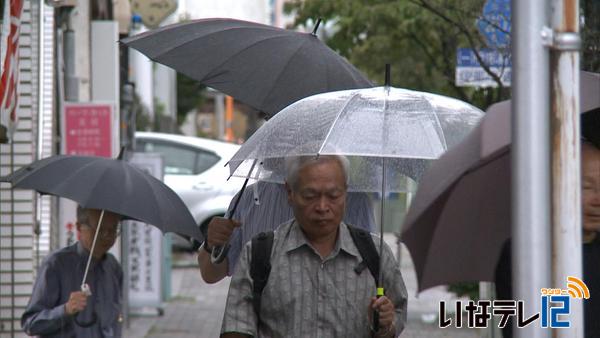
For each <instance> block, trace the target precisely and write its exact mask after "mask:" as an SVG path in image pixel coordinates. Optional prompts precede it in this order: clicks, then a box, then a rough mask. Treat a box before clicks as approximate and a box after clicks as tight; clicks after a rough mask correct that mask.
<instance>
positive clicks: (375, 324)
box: [373, 310, 379, 336]
mask: <svg viewBox="0 0 600 338" xmlns="http://www.w3.org/2000/svg"><path fill="white" fill-rule="evenodd" d="M378 331H379V311H377V310H373V336H375V335H376V334H377V332H378Z"/></svg>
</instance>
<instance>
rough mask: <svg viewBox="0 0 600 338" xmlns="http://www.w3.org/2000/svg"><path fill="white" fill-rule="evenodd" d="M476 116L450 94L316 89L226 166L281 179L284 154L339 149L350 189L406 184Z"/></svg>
mask: <svg viewBox="0 0 600 338" xmlns="http://www.w3.org/2000/svg"><path fill="white" fill-rule="evenodd" d="M388 74H389V72H388ZM386 77H387V78H389V76H387V74H386ZM386 83H389V81H386ZM482 116H483V112H482V111H481V110H479V109H477V108H475V107H473V106H471V105H469V104H467V103H465V102H462V101H459V100H456V99H452V98H448V97H444V96H440V95H435V94H430V93H424V92H417V91H412V90H407V89H399V88H393V87H390V86H384V87H377V88H369V89H358V90H345V91H338V92H330V93H324V94H318V95H314V96H311V97H307V98H305V99H302V100H300V101H297V102H296V103H293V104H292V105H290V106H288V107H287V108H285V109H283V110H282V111H281V112H279V113H278V114H277V115H275V117H273V118H272V119H271V120H269V121H268V122H267V123H266V124H265V125H263V126H262V127H261V128H260V129H259V130H258V131H257V132H256V133H254V135H252V137H250V138H249V139H248V140H247V141H246V142H245V143H244V144H243V145H242V147H241V148H240V149H239V150H238V152H237V153H236V154H235V155H234V156H233V157H232V158H231V160H230V161H229V166H230V173H231V174H232V175H234V176H241V177H246V178H254V179H262V180H270V181H275V182H283V181H284V174H285V173H284V168H283V163H284V159H285V158H286V157H291V156H317V155H345V156H347V157H348V158H349V160H350V168H349V186H348V188H349V190H350V191H365V192H376V191H381V193H382V196H385V194H386V193H388V192H403V191H410V190H411V189H410V186H409V185H407V184H406V183H407V181H408V180H407V179H406V177H410V178H412V179H413V180H418V179H419V177H420V176H421V174H422V173H423V171H424V170H425V168H426V166H427V164H428V162H430V161H431V160H434V159H437V158H438V157H439V156H440V155H442V154H443V153H444V152H445V151H446V149H448V147H451V146H452V145H454V144H456V143H458V142H459V141H460V140H461V139H462V138H463V136H465V134H466V133H468V131H470V130H471V129H472V128H473V127H474V126H475V125H476V124H477V122H478V121H479V119H480V118H481V117H482ZM257 163H259V164H262V165H258V166H256V164H257ZM255 167H257V168H258V169H256V170H253V168H255ZM384 201H385V198H382V212H381V220H380V223H381V224H380V226H381V236H380V248H381V246H382V245H383V224H384V220H383V215H384V212H383V211H384V208H385V204H384V203H383V202H384ZM380 252H381V249H380ZM382 272H383V271H382V269H380V271H379V278H378V280H379V284H380V285H377V287H378V288H377V295H378V296H381V295H383V288H382V285H381V281H382V280H383V278H382ZM374 318H376V317H374ZM374 323H377V320H374Z"/></svg>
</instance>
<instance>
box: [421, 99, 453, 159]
mask: <svg viewBox="0 0 600 338" xmlns="http://www.w3.org/2000/svg"><path fill="white" fill-rule="evenodd" d="M422 97H423V100H424V101H425V102H427V104H429V107H431V108H432V110H433V111H434V112H435V109H433V108H434V107H433V106H432V105H431V103H430V102H429V100H427V97H426V96H422ZM433 116H434V117H435V122H436V124H437V127H438V129H439V130H441V131H442V132H441V133H440V134H441V138H442V141H443V142H444V144H443V146H444V150H447V149H448V143H447V142H446V135H444V128H442V123H441V122H440V119H439V118H438V116H437V114H436V113H434V114H433ZM430 145H431V144H430Z"/></svg>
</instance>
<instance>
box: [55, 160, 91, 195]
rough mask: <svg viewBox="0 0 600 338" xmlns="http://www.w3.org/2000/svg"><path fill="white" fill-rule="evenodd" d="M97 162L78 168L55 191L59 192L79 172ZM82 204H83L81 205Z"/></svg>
mask: <svg viewBox="0 0 600 338" xmlns="http://www.w3.org/2000/svg"><path fill="white" fill-rule="evenodd" d="M97 162H98V161H91V162H89V163H85V164H83V165H82V166H80V167H79V168H77V169H76V170H75V171H73V172H72V173H71V174H69V175H68V177H65V178H64V179H63V180H62V182H61V183H60V184H59V185H58V186H57V187H56V189H55V190H61V189H62V187H63V186H65V185H67V182H68V181H69V180H70V179H71V178H72V177H74V176H76V175H77V174H78V173H79V172H81V171H84V170H86V168H87V167H89V166H94V165H97ZM81 204H83V203H81Z"/></svg>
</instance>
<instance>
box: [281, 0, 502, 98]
mask: <svg viewBox="0 0 600 338" xmlns="http://www.w3.org/2000/svg"><path fill="white" fill-rule="evenodd" d="M483 4H484V1H483V0H408V1H394V0H377V1H369V0H294V1H292V2H291V3H289V4H288V6H287V7H286V10H287V11H288V12H294V13H295V14H296V19H295V22H294V25H295V26H300V25H309V24H310V23H312V20H313V19H314V18H317V17H321V18H323V20H324V21H333V22H334V26H335V31H334V32H333V33H332V34H331V35H330V36H329V37H328V39H327V41H326V42H327V44H328V45H329V46H330V47H332V48H333V49H334V50H336V51H338V52H339V53H340V54H342V55H343V56H345V57H346V58H348V59H349V61H350V62H351V63H353V64H354V65H355V66H356V67H358V68H359V69H361V70H362V71H364V72H365V73H366V74H367V76H369V78H371V79H372V80H375V82H377V83H380V84H381V83H383V77H384V72H383V69H384V65H385V63H390V64H391V65H392V85H394V86H398V87H403V88H410V89H415V90H424V91H428V92H434V93H439V94H442V95H447V96H453V97H456V98H459V99H461V100H463V101H467V102H470V103H472V104H474V105H476V106H479V107H481V108H484V109H485V108H487V106H489V105H490V104H492V103H494V102H497V101H500V100H502V99H505V98H507V97H508V94H509V91H508V90H507V89H506V88H503V87H502V85H501V83H500V79H499V78H497V76H496V75H495V74H494V73H493V72H491V70H490V69H489V68H488V67H487V66H486V65H485V64H483V67H484V68H485V69H486V70H487V71H488V73H489V74H490V75H493V76H496V82H497V83H498V84H499V86H498V87H496V88H489V89H485V88H480V89H476V88H466V87H457V86H456V85H455V84H454V82H455V67H456V49H457V48H458V47H466V48H473V49H478V48H482V47H485V42H484V40H483V37H482V36H481V34H480V33H479V32H478V30H477V27H476V24H475V23H476V20H477V19H478V18H479V17H480V13H481V10H482V7H483Z"/></svg>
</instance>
